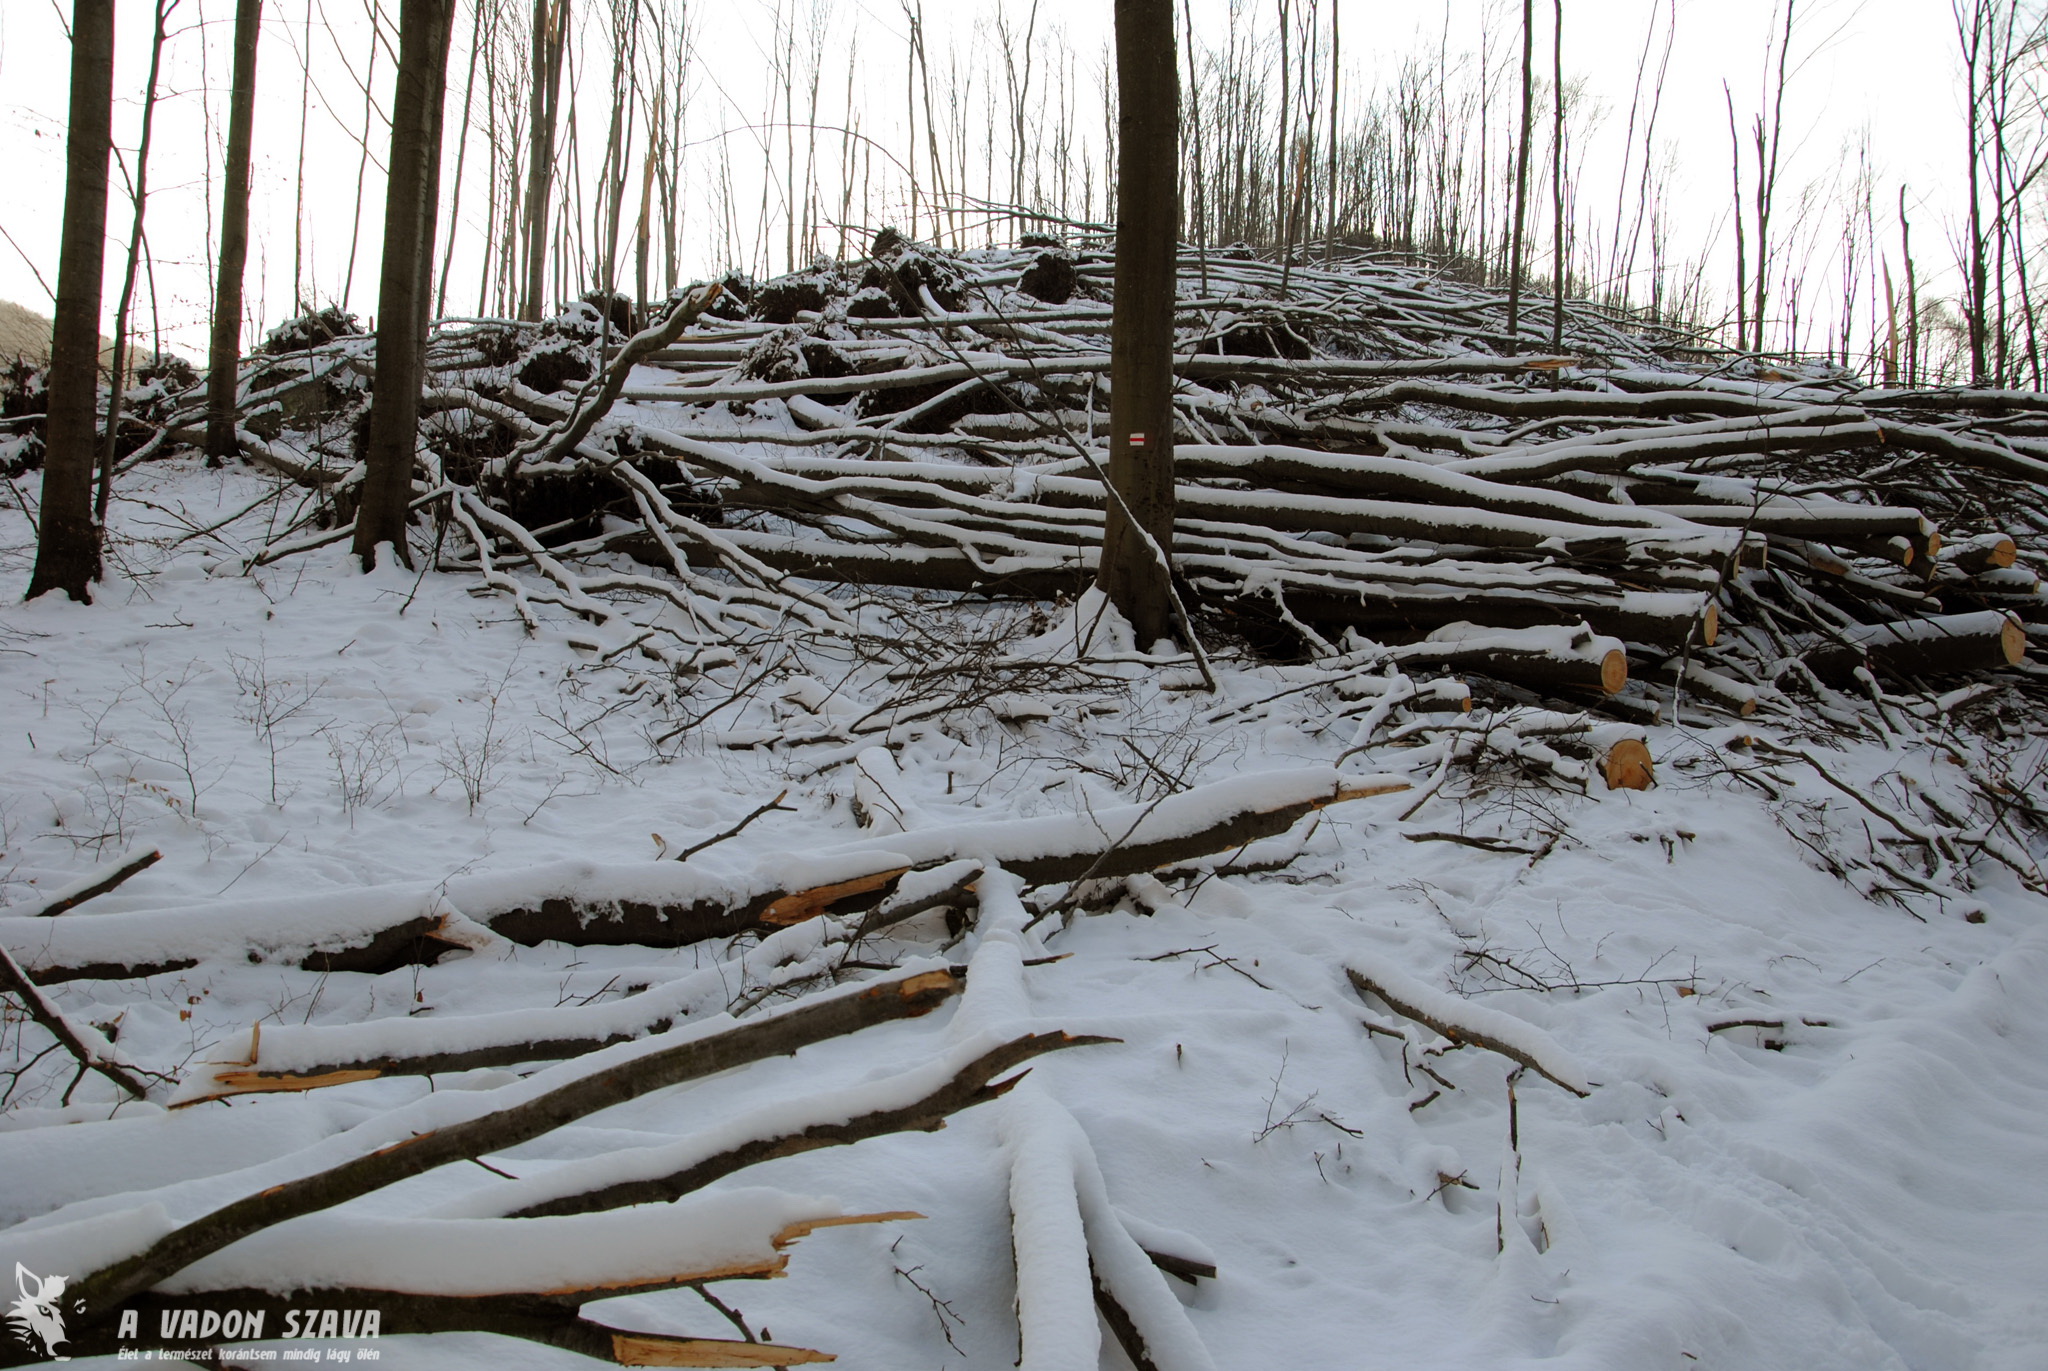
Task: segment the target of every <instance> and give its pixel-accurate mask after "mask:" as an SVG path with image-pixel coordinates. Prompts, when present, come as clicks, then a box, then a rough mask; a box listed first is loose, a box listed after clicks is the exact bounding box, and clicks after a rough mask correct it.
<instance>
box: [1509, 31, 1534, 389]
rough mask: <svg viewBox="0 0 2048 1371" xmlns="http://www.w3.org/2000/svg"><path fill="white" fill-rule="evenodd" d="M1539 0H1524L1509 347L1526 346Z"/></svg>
mask: <svg viewBox="0 0 2048 1371" xmlns="http://www.w3.org/2000/svg"><path fill="white" fill-rule="evenodd" d="M1535 61H1536V0H1522V140H1521V143H1520V145H1519V146H1517V147H1516V149H1515V231H1514V241H1513V243H1512V244H1511V245H1510V246H1509V248H1508V259H1509V260H1508V351H1510V352H1519V351H1520V350H1521V346H1522V340H1521V336H1520V334H1518V333H1517V332H1516V327H1517V325H1518V323H1519V322H1520V319H1521V311H1522V228H1523V225H1524V224H1526V223H1527V222H1528V217H1529V134H1530V128H1529V126H1530V124H1531V123H1532V122H1533V120H1534V118H1535V100H1536V90H1535V72H1534V67H1535Z"/></svg>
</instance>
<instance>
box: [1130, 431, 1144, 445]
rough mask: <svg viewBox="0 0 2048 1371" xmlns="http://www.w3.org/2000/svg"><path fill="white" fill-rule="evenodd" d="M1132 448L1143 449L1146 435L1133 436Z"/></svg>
mask: <svg viewBox="0 0 2048 1371" xmlns="http://www.w3.org/2000/svg"><path fill="white" fill-rule="evenodd" d="M1131 446H1132V447H1143V446H1145V435H1144V434H1142V433H1133V434H1132V435H1131Z"/></svg>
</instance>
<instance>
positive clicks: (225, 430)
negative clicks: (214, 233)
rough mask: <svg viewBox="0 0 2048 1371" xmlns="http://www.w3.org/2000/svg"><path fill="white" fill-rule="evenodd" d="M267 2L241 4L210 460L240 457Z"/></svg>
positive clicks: (211, 378) (210, 388) (212, 369)
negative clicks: (253, 174) (253, 150)
mask: <svg viewBox="0 0 2048 1371" xmlns="http://www.w3.org/2000/svg"><path fill="white" fill-rule="evenodd" d="M262 22H263V0H236V4H235V69H234V76H233V85H232V86H231V88H230V91H229V95H228V165H227V185H226V189H225V191H224V193H223V195H222V198H221V216H220V275H219V277H218V280H217V283H216V285H215V286H214V292H213V340H212V341H213V345H212V347H211V349H210V350H209V352H208V354H207V360H206V368H207V372H206V456H207V459H208V460H209V461H212V462H220V461H221V460H223V459H225V458H228V457H232V456H234V454H235V377H236V373H237V372H238V371H240V369H241V362H242V272H243V268H244V267H245V265H246V264H247V262H248V260H249V143H250V139H251V137H252V136H253V134H254V132H255V125H256V39H257V36H258V34H259V33H260V32H261V25H262Z"/></svg>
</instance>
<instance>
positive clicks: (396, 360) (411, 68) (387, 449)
mask: <svg viewBox="0 0 2048 1371" xmlns="http://www.w3.org/2000/svg"><path fill="white" fill-rule="evenodd" d="M454 19H455V0H404V3H403V4H402V5H401V6H400V8H399V30H398V84H397V88H396V90H395V92H394V94H393V97H392V101H391V160H390V162H389V166H390V173H389V176H388V179H387V184H386V187H385V193H384V268H383V276H382V280H381V283H380V285H379V288H378V292H377V381H376V385H375V388H374V389H373V390H372V392H371V401H370V440H369V446H368V449H367V451H366V452H365V455H364V472H363V484H362V494H361V499H360V503H359V504H358V506H357V509H356V531H355V553H356V555H357V556H358V557H360V558H361V559H362V561H363V566H364V569H365V570H368V569H369V568H370V567H372V566H373V565H375V561H376V555H377V545H378V544H379V543H389V544H391V545H392V547H393V550H394V551H395V552H396V554H397V556H398V558H399V560H401V561H407V562H408V563H409V558H410V554H409V553H408V551H407V549H406V541H405V525H406V515H407V512H408V507H409V505H410V503H411V499H412V470H413V458H414V456H415V453H416V449H417V447H418V442H419V409H420V390H421V383H422V381H423V379H424V377H425V374H426V368H425V360H426V359H425V353H426V333H427V307H428V304H429V303H430V299H431V297H430V295H429V292H428V284H429V280H430V277H431V273H432V266H431V258H432V253H433V245H434V221H435V217H436V214H435V210H436V203H435V202H436V199H437V192H438V190H439V186H440V175H439V169H440V162H441V106H442V103H443V98H444V97H445V95H446V94H447V74H448V35H449V31H450V30H451V29H452V28H453V27H454Z"/></svg>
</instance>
